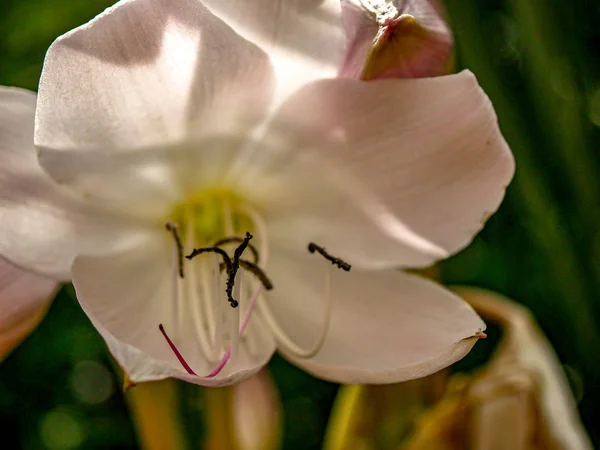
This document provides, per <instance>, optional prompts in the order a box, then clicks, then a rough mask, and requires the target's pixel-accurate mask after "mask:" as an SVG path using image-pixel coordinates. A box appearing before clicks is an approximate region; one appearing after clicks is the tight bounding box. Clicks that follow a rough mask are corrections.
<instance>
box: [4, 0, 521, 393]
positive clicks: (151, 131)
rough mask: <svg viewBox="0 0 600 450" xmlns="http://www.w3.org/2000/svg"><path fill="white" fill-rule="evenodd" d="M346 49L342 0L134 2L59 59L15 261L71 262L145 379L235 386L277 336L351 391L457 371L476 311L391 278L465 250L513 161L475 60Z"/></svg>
mask: <svg viewBox="0 0 600 450" xmlns="http://www.w3.org/2000/svg"><path fill="white" fill-rule="evenodd" d="M344 51H345V39H344V31H343V27H342V25H341V8H340V4H339V3H338V2H337V1H323V2H289V1H283V0H281V1H273V0H268V1H266V0H253V1H246V2H243V4H242V3H240V2H238V1H233V0H231V1H225V0H207V1H203V2H199V1H198V0H126V1H121V2H118V3H117V4H116V5H115V6H113V7H112V8H110V9H108V10H107V11H105V12H104V13H102V14H101V15H99V16H98V17H97V18H95V19H93V20H92V21H91V22H89V23H88V24H85V25H83V26H81V27H79V28H77V29H75V30H73V31H71V32H69V33H67V34H65V35H64V36H61V37H60V38H58V39H57V40H56V41H55V42H54V43H53V44H52V46H51V47H50V49H49V50H48V53H47V56H46V59H45V62H44V69H43V73H42V77H41V81H40V87H39V93H38V98H37V108H36V111H35V130H34V142H35V149H34V147H33V146H31V147H30V148H28V149H23V151H22V152H12V153H7V154H6V155H3V158H4V159H6V160H5V161H3V163H4V167H5V169H4V170H5V172H6V173H7V174H8V173H11V172H12V173H13V175H14V179H11V178H10V177H9V178H7V179H6V180H4V181H3V183H2V186H1V188H2V190H3V191H7V192H10V193H11V196H12V197H14V198H16V197H18V196H21V202H20V203H19V207H18V208H15V207H14V204H13V203H9V204H6V203H4V202H0V211H1V213H2V216H3V217H5V218H6V219H5V220H3V221H2V223H0V227H2V230H1V231H2V232H1V233H0V236H2V238H1V239H0V254H2V255H4V256H5V257H6V258H8V259H10V260H11V261H14V262H15V263H17V264H19V265H20V266H22V267H27V268H31V269H35V270H37V271H40V272H42V273H47V272H53V273H57V272H58V273H60V274H61V275H62V276H64V277H69V276H70V274H71V273H72V281H73V284H74V286H75V289H76V292H77V297H78V300H79V302H80V304H81V306H82V308H83V310H84V311H85V312H86V313H87V315H88V317H89V318H90V320H91V322H92V323H93V324H94V325H95V327H96V328H97V329H98V331H99V332H100V334H101V335H102V336H103V338H104V339H105V341H106V343H107V345H108V347H109V349H110V351H111V352H112V354H113V355H114V356H115V358H116V359H117V361H118V362H119V363H120V365H121V366H122V367H123V369H124V370H125V372H126V374H127V376H128V378H129V379H130V380H131V381H132V382H134V383H135V382H142V381H149V380H157V379H163V378H167V377H175V378H180V379H183V380H186V381H189V382H192V383H197V384H200V385H206V386H218V385H229V384H235V383H238V382H240V381H242V380H243V379H246V378H248V377H250V376H252V375H253V374H255V373H257V372H258V371H259V370H260V368H261V367H263V366H264V365H265V364H266V363H267V362H268V360H269V359H270V357H271V355H272V354H273V352H274V351H275V350H276V349H277V350H278V351H280V352H281V353H282V354H283V355H284V356H285V357H286V358H288V359H289V360H290V361H292V362H293V363H295V364H297V365H299V366H300V367H302V368H304V369H305V370H307V371H308V372H310V373H312V374H314V375H316V376H319V377H322V378H325V379H328V380H334V381H338V382H345V383H389V382H397V381H401V380H408V379H412V378H417V377H421V376H424V375H427V374H429V373H432V372H435V371H437V370H439V369H441V368H443V367H445V366H447V365H449V364H452V363H453V362H455V361H456V360H458V359H460V358H462V357H463V356H464V355H465V354H466V353H467V352H468V351H469V350H470V349H471V347H472V346H473V345H474V344H475V342H476V341H477V339H478V338H479V337H481V336H483V333H482V331H483V329H484V328H485V325H484V323H483V322H482V321H481V319H480V318H479V317H478V316H477V314H476V313H475V312H474V311H473V309H472V308H471V307H470V306H469V305H468V304H466V303H465V302H464V301H463V300H462V299H461V298H460V297H458V296H456V295H455V294H453V293H451V292H449V291H447V290H445V289H444V288H442V287H441V286H439V285H437V284H436V283H434V282H431V281H428V280H424V279H422V278H420V277H418V276H416V275H412V274H409V273H406V272H403V271H400V270H398V269H403V268H413V267H425V266H428V265H430V264H432V263H434V262H435V261H436V260H438V259H440V258H445V257H447V256H449V255H451V254H453V253H455V252H457V251H459V250H460V249H462V248H463V247H465V246H466V245H467V244H468V243H469V242H470V241H471V239H472V237H473V235H474V234H476V233H477V232H478V231H479V230H480V229H481V228H482V226H483V223H484V221H485V219H486V218H487V217H488V216H489V215H490V213H492V212H493V211H495V210H496V209H497V207H498V205H499V204H500V202H501V200H502V198H503V195H504V191H505V188H506V186H507V184H508V183H509V182H510V179H511V177H512V175H513V171H514V161H513V157H512V154H511V153H510V150H509V148H508V146H507V145H506V142H505V141H504V139H503V137H502V135H501V133H500V131H499V129H498V125H497V119H496V116H495V114H494V111H493V108H492V105H491V104H490V101H489V99H488V98H487V97H486V95H485V94H484V93H483V91H482V90H481V88H480V87H479V86H478V84H477V81H476V79H475V77H474V76H473V74H471V73H470V72H462V73H460V74H458V75H451V76H447V77H439V78H435V79H420V80H382V81H374V82H371V83H364V82H361V81H356V80H348V79H340V78H336V75H337V73H338V70H339V67H340V65H341V61H342V58H343V54H344ZM20 95H21V96H22V97H23V100H24V101H25V102H31V97H32V95H31V94H27V93H24V92H21V93H20ZM0 98H1V99H2V100H0V101H4V99H3V96H0ZM31 114H32V115H33V110H31ZM11 133H12V134H20V135H23V136H29V137H30V136H31V133H32V129H31V127H30V126H29V125H28V123H26V121H25V122H23V125H19V124H16V125H15V124H13V125H12V127H11V128H10V129H7V128H6V125H5V124H4V123H1V124H0V134H1V135H2V136H4V135H6V134H8V135H10V134H11ZM36 150H37V152H38V153H39V164H38V163H37V162H36V161H35V158H34V155H35V151H36ZM42 168H43V169H42ZM23 177H25V178H27V179H28V180H29V182H28V183H27V184H25V183H20V182H19V180H20V179H21V178H23ZM30 186H40V187H41V186H44V188H43V189H41V188H40V189H39V190H34V191H32V190H31V189H34V188H33V187H30ZM350 266H351V270H350V271H347V269H350Z"/></svg>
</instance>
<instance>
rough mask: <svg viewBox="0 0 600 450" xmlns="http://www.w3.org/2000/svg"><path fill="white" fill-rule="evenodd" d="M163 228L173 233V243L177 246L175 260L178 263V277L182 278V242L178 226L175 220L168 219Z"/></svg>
mask: <svg viewBox="0 0 600 450" xmlns="http://www.w3.org/2000/svg"><path fill="white" fill-rule="evenodd" d="M165 228H166V229H167V231H168V232H169V233H171V234H172V235H173V239H174V240H175V245H176V247H177V262H178V264H179V277H180V278H183V244H182V243H181V236H179V227H178V226H177V224H176V223H175V222H171V221H168V222H167V223H165Z"/></svg>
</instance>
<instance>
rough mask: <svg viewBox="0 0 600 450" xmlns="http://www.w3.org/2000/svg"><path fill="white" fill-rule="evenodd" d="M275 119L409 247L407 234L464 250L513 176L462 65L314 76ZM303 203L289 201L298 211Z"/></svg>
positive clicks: (429, 258)
mask: <svg viewBox="0 0 600 450" xmlns="http://www.w3.org/2000/svg"><path fill="white" fill-rule="evenodd" d="M277 126H278V127H280V128H282V129H288V130H294V131H295V133H296V134H298V133H303V134H304V139H303V140H301V141H300V143H299V144H298V146H299V148H300V149H302V150H304V151H306V152H313V153H317V156H318V157H321V158H327V159H329V162H330V164H331V166H333V167H336V168H339V169H340V170H346V171H349V172H350V173H352V174H354V175H355V176H356V177H357V178H358V180H359V181H361V182H362V183H363V184H364V185H365V186H367V187H368V190H369V191H370V192H371V193H372V194H374V197H375V199H377V200H378V201H379V202H381V203H382V204H383V205H384V206H385V208H378V209H376V208H374V207H372V206H371V205H370V203H372V202H373V200H367V201H366V202H365V201H363V203H364V205H363V207H364V208H365V209H370V210H371V217H372V219H373V220H374V221H377V222H378V223H379V225H380V226H381V227H382V228H384V229H386V230H387V231H388V233H389V234H390V235H394V234H397V235H398V238H399V239H400V240H404V241H405V243H406V245H408V246H409V247H415V248H416V247H417V245H416V242H417V241H415V240H414V239H413V238H414V236H420V237H421V238H423V240H425V241H426V242H429V243H430V245H431V247H432V248H442V249H443V250H444V251H445V252H446V254H451V253H454V252H457V251H458V250H460V249H462V248H463V247H465V246H466V245H467V244H468V243H469V242H470V241H471V239H472V238H473V236H474V235H475V234H476V233H477V232H478V231H479V230H480V229H481V228H482V227H483V224H484V223H485V220H486V219H487V218H488V217H489V215H490V214H491V213H493V212H494V211H495V210H496V209H497V208H498V205H499V204H500V202H501V200H502V198H503V196H504V191H505V188H506V186H507V185H508V183H509V182H510V180H511V178H512V176H513V173H514V159H513V156H512V154H511V153H510V150H509V148H508V146H507V144H506V142H505V141H504V138H503V137H502V135H501V133H500V131H499V129H498V123H497V120H496V115H495V114H494V110H493V108H492V105H491V103H490V101H489V99H488V98H487V97H486V95H485V94H484V93H483V91H482V90H481V88H480V87H479V86H478V84H477V80H476V79H475V77H474V76H473V74H471V73H470V72H467V71H465V72H462V73H460V74H458V75H451V76H446V77H439V78H431V79H419V80H378V81H372V82H369V83H362V82H359V81H353V80H341V79H339V80H332V81H322V82H318V83H314V84H313V85H312V86H310V87H307V88H306V89H304V90H302V91H300V92H298V94H297V95H295V96H294V97H293V98H292V99H290V101H289V102H288V103H287V104H286V105H284V107H283V108H282V111H281V115H280V116H279V119H278V124H277ZM311 182H312V180H311V179H310V178H309V179H308V180H307V183H311ZM360 200H361V199H357V201H360ZM319 201H321V200H319ZM304 207H305V205H303V204H297V209H298V217H301V216H302V214H303V213H304V211H303V208H304ZM311 208H312V207H311ZM331 208H332V210H331V211H330V215H334V214H335V212H336V211H335V206H334V205H331ZM315 220H316V218H315ZM398 230H400V231H402V233H404V234H405V235H406V236H404V237H403V236H402V235H401V234H398V233H396V231H398ZM406 230H411V231H412V232H413V234H414V236H412V237H411V236H409V235H408V234H407V233H405V231H406ZM366 242H368V241H366ZM349 245H352V244H349ZM339 256H342V257H343V253H342V254H340V255H339ZM439 256H440V255H439V254H438V255H436V254H435V253H434V252H430V253H429V254H425V253H423V256H422V257H421V258H414V259H413V260H404V261H402V262H401V264H403V265H412V266H424V265H428V264H430V263H431V262H433V261H434V260H435V259H436V257H437V258H439Z"/></svg>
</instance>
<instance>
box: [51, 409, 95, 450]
mask: <svg viewBox="0 0 600 450" xmlns="http://www.w3.org/2000/svg"><path fill="white" fill-rule="evenodd" d="M40 434H41V438H42V442H43V443H44V446H45V447H46V448H48V449H50V450H70V449H74V448H77V447H79V446H80V445H81V444H82V443H83V441H84V440H85V437H86V436H85V435H86V433H85V430H84V429H83V427H82V425H81V423H80V422H79V420H77V419H76V418H75V417H73V416H72V415H71V414H69V413H67V412H65V411H57V410H55V411H50V412H49V413H47V414H46V415H45V416H44V417H43V418H42V421H41V424H40Z"/></svg>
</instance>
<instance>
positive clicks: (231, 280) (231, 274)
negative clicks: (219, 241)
mask: <svg viewBox="0 0 600 450" xmlns="http://www.w3.org/2000/svg"><path fill="white" fill-rule="evenodd" d="M250 239H252V235H251V234H250V233H248V232H246V237H244V240H243V241H242V243H241V244H240V245H238V247H237V248H236V249H235V251H234V252H233V262H232V264H231V268H230V269H229V270H228V274H227V275H228V276H227V287H226V288H225V292H226V293H227V299H228V300H229V304H230V305H231V306H232V307H233V308H235V307H237V306H238V304H239V303H238V301H237V300H235V299H234V298H233V285H234V284H235V276H236V275H237V271H238V269H239V268H240V258H241V256H242V253H244V250H246V247H248V243H249V242H250Z"/></svg>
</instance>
